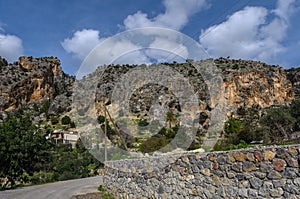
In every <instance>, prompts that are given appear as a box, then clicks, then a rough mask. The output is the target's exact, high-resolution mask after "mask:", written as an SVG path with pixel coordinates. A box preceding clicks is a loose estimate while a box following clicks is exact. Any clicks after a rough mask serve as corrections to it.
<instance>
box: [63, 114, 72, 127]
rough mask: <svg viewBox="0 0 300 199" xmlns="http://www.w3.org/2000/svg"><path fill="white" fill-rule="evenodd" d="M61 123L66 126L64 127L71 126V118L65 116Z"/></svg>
mask: <svg viewBox="0 0 300 199" xmlns="http://www.w3.org/2000/svg"><path fill="white" fill-rule="evenodd" d="M61 123H62V124H64V125H67V124H70V123H71V118H70V117H69V116H67V115H66V116H64V117H63V118H62V119H61Z"/></svg>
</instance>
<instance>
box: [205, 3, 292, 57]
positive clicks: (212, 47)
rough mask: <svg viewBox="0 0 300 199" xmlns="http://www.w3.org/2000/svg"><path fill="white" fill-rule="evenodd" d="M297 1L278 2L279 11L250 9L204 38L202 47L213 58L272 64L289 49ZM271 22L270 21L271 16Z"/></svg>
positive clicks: (211, 29)
mask: <svg viewBox="0 0 300 199" xmlns="http://www.w3.org/2000/svg"><path fill="white" fill-rule="evenodd" d="M294 2H295V1H294V0H278V3H277V8H276V9H275V10H272V11H268V10H267V9H266V8H263V7H246V8H244V9H243V10H240V11H237V12H235V13H234V14H232V15H231V16H229V17H228V19H227V20H226V21H225V22H223V23H221V24H219V25H215V26H212V27H209V28H208V29H206V30H203V31H202V33H201V35H200V38H199V40H200V43H201V45H202V46H203V47H204V48H205V49H207V51H208V53H209V54H210V55H211V56H213V57H220V56H223V57H224V56H231V57H232V58H241V59H258V60H262V61H267V62H268V61H272V59H275V57H276V55H278V53H281V52H284V51H285V50H286V49H285V47H284V46H283V45H282V43H281V42H282V41H283V39H284V38H285V37H286V33H287V29H288V20H289V18H290V17H291V13H293V10H294V7H293V3H294ZM272 13H273V14H275V16H273V19H272V20H271V21H267V19H268V18H270V17H271V14H272Z"/></svg>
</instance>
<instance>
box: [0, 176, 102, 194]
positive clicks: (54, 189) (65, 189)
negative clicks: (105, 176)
mask: <svg viewBox="0 0 300 199" xmlns="http://www.w3.org/2000/svg"><path fill="white" fill-rule="evenodd" d="M101 183H102V176H96V177H91V178H82V179H78V180H68V181H60V182H55V183H50V184H43V185H36V186H30V187H24V188H19V189H14V190H7V191H0V199H70V198H71V196H72V195H80V194H85V193H93V192H97V188H98V186H99V184H101Z"/></svg>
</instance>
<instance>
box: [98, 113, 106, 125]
mask: <svg viewBox="0 0 300 199" xmlns="http://www.w3.org/2000/svg"><path fill="white" fill-rule="evenodd" d="M97 121H98V123H99V124H103V123H104V121H105V117H104V116H102V115H99V116H98V118H97Z"/></svg>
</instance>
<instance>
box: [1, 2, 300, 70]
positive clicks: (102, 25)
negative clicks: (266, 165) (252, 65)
mask: <svg viewBox="0 0 300 199" xmlns="http://www.w3.org/2000/svg"><path fill="white" fill-rule="evenodd" d="M149 2H150V1H146V0H126V1H124V0H87V1H80V0H72V1H71V0H64V1H61V0H47V1H40V0H26V1H24V0H0V56H2V57H5V58H6V59H7V60H8V61H10V62H13V61H16V60H17V58H18V57H19V56H21V55H28V56H34V57H44V56H56V57H58V58H59V59H61V61H62V67H63V69H64V71H66V72H67V73H69V74H75V73H76V71H77V70H78V68H79V66H80V64H81V62H82V61H83V59H84V58H85V56H86V55H87V54H88V53H89V51H90V50H92V49H93V48H94V47H95V46H96V45H97V44H98V43H99V42H101V41H103V40H105V39H107V38H110V37H112V36H113V35H115V34H117V33H120V32H123V31H126V30H130V29H133V28H143V27H165V28H170V29H173V30H176V31H179V32H181V33H183V34H186V35H187V36H189V37H191V38H193V39H194V40H195V41H197V42H199V43H200V44H201V45H202V47H203V48H204V49H205V50H206V51H207V52H208V54H209V55H210V56H212V57H220V56H226V57H227V56H230V57H231V58H236V59H239V58H241V59H254V60H260V61H264V62H267V63H269V64H275V65H281V66H283V67H285V68H289V67H298V66H300V56H299V55H298V54H299V52H300V24H299V18H300V0H259V1H254V0H252V1H251V0H226V1H224V0H223V1H220V0H152V1H151V3H149Z"/></svg>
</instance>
